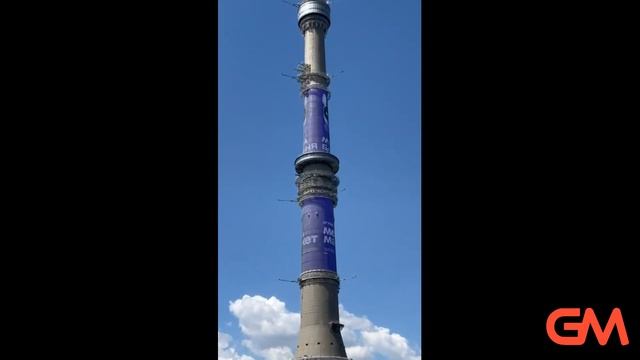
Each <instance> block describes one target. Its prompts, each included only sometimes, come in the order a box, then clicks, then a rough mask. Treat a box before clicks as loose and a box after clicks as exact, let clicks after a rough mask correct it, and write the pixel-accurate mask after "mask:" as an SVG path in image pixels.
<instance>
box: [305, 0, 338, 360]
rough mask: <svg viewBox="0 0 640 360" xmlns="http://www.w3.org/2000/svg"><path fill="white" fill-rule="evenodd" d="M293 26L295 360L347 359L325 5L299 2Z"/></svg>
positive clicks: (315, 1)
mask: <svg viewBox="0 0 640 360" xmlns="http://www.w3.org/2000/svg"><path fill="white" fill-rule="evenodd" d="M298 5H299V6H298V27H299V28H300V31H301V32H302V34H303V36H304V64H301V65H300V66H299V68H298V81H299V82H300V88H301V89H300V90H301V92H302V97H303V98H304V123H303V134H304V136H303V139H304V140H303V146H302V155H300V156H298V158H296V160H295V169H296V174H297V177H296V185H297V187H298V198H297V200H298V204H299V205H300V207H301V208H302V273H301V274H300V277H299V278H298V283H299V284H300V291H301V311H300V316H301V319H300V333H299V335H298V344H297V349H296V359H323V360H346V359H347V354H346V351H345V348H344V343H343V341H342V335H341V334H340V331H341V329H342V326H343V325H342V324H340V321H339V317H338V291H339V289H340V278H339V277H338V273H337V268H336V250H335V249H336V247H335V236H334V235H335V231H334V218H333V208H334V207H335V206H336V205H337V202H338V197H337V187H338V178H337V177H336V175H335V174H336V173H337V172H338V165H339V162H338V158H337V157H335V156H334V155H332V154H331V153H330V149H331V147H330V138H329V111H328V109H329V107H328V102H329V97H330V93H329V90H328V87H329V77H328V76H327V74H326V65H325V55H324V38H325V34H326V32H327V30H328V29H329V25H330V24H331V17H330V8H329V4H328V3H327V2H326V1H323V0H302V1H300V2H299V4H298Z"/></svg>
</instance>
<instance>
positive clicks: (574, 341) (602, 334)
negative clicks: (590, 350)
mask: <svg viewBox="0 0 640 360" xmlns="http://www.w3.org/2000/svg"><path fill="white" fill-rule="evenodd" d="M579 316H580V308H560V309H557V310H555V311H554V312H552V313H551V314H549V317H548V318H547V335H549V339H551V341H553V342H554V343H556V344H558V345H574V346H575V345H583V344H584V342H585V340H586V339H587V332H588V331H589V327H591V328H592V329H593V332H594V333H595V335H596V338H597V339H598V343H599V344H600V345H602V346H604V345H606V344H607V343H608V342H609V337H610V336H611V332H613V328H614V327H617V328H618V337H619V338H620V344H622V345H623V346H625V345H629V337H628V336H627V329H626V328H625V327H624V320H622V313H621V312H620V309H619V308H614V309H613V311H611V316H609V320H608V321H607V324H606V325H605V327H604V330H603V329H602V327H600V323H599V322H598V319H597V318H596V314H595V313H594V312H593V309H591V308H587V309H586V310H585V311H584V317H583V318H582V321H581V322H569V321H565V322H564V330H577V332H578V333H577V335H575V336H560V335H558V333H557V332H556V330H555V325H556V322H557V321H558V320H559V319H560V318H563V317H579Z"/></svg>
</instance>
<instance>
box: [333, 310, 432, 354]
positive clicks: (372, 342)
mask: <svg viewBox="0 0 640 360" xmlns="http://www.w3.org/2000/svg"><path fill="white" fill-rule="evenodd" d="M340 322H342V323H343V324H344V328H343V329H342V339H343V340H344V344H345V346H346V347H347V355H348V356H349V357H352V358H353V360H368V359H371V358H372V357H373V356H374V355H382V356H384V357H385V358H388V359H398V360H420V359H421V356H420V355H418V354H419V351H418V352H416V351H415V350H414V349H412V348H411V347H410V346H409V342H408V341H407V339H406V338H404V337H403V336H401V335H400V334H396V333H392V332H391V331H390V330H389V329H387V328H384V327H381V326H376V325H374V324H373V323H372V322H371V321H370V320H369V319H367V318H366V316H362V317H361V316H357V315H354V314H352V313H350V312H348V311H347V310H345V309H344V307H343V306H342V305H340Z"/></svg>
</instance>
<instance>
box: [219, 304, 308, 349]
mask: <svg viewBox="0 0 640 360" xmlns="http://www.w3.org/2000/svg"><path fill="white" fill-rule="evenodd" d="M229 310H230V311H231V313H232V314H233V315H234V316H235V317H236V318H238V322H239V325H240V330H241V331H242V333H243V334H244V335H245V336H246V337H247V338H246V339H245V340H243V341H242V344H243V345H244V346H246V347H247V348H248V349H249V350H251V352H253V353H254V354H256V355H260V356H262V357H263V358H264V359H267V360H288V359H293V352H292V350H291V349H293V348H295V345H296V339H297V336H298V329H299V327H300V314H298V313H292V312H290V311H288V310H287V309H286V307H285V303H284V302H282V301H280V300H278V299H277V298H276V297H274V296H272V297H270V298H269V299H267V298H265V297H262V296H260V295H256V296H248V295H244V296H243V297H242V298H240V299H237V300H235V301H231V302H229Z"/></svg>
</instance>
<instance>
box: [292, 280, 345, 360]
mask: <svg viewBox="0 0 640 360" xmlns="http://www.w3.org/2000/svg"><path fill="white" fill-rule="evenodd" d="M339 288H340V280H339V278H338V275H337V274H336V273H334V272H331V271H322V270H313V271H307V272H305V273H303V274H302V275H301V276H300V289H301V291H300V292H301V297H302V299H301V300H302V301H301V302H302V309H301V312H300V333H299V335H298V345H297V346H296V359H300V360H304V359H307V360H311V359H322V360H349V358H347V353H346V351H345V348H344V343H343V341H342V335H341V334H340V330H342V326H343V325H342V324H340V322H339V317H338V291H339Z"/></svg>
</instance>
